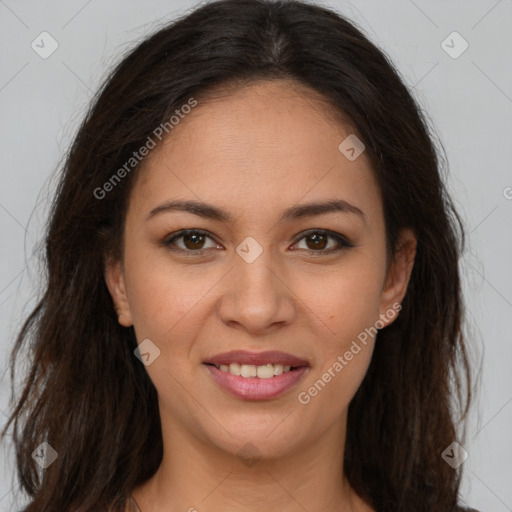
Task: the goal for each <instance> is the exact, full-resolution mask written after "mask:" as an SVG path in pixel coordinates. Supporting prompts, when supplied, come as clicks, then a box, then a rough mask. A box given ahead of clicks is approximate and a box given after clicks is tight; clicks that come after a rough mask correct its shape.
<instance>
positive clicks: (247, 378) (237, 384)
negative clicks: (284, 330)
mask: <svg viewBox="0 0 512 512" xmlns="http://www.w3.org/2000/svg"><path fill="white" fill-rule="evenodd" d="M203 366H204V367H206V369H207V370H208V372H209V374H210V376H212V377H213V379H214V381H215V382H216V383H217V384H218V385H219V386H220V388H221V389H223V390H224V391H225V392H227V393H228V394H230V395H231V396H235V397H237V398H242V399H244V400H268V399H271V398H276V397H278V396H280V395H282V394H284V393H285V392H286V391H288V390H289V389H290V388H292V387H293V386H294V385H295V384H296V383H297V382H298V381H299V380H301V379H302V378H303V376H304V375H305V374H306V373H308V370H309V366H310V365H309V363H308V361H306V360H304V359H300V358H298V357H296V356H293V355H291V354H286V353H284V352H278V351H272V352H260V353H255V352H247V351H241V350H238V351H233V352H227V353H224V354H218V355H217V356H215V357H212V358H210V359H208V360H207V361H204V362H203Z"/></svg>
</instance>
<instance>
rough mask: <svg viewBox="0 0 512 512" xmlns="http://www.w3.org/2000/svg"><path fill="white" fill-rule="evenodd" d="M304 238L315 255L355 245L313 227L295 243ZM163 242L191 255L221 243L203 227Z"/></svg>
mask: <svg viewBox="0 0 512 512" xmlns="http://www.w3.org/2000/svg"><path fill="white" fill-rule="evenodd" d="M206 239H210V240H211V241H212V242H213V246H211V247H204V243H205V240H206ZM303 240H304V241H305V244H306V248H305V249H304V250H306V251H308V252H309V253H310V254H315V256H316V255H318V256H321V255H322V254H329V253H333V252H338V251H341V250H343V249H347V248H350V247H354V246H353V245H352V244H351V243H350V241H349V240H348V239H347V238H346V237H345V236H343V235H341V234H339V233H335V232H333V231H327V230H325V229H312V230H309V231H307V232H306V233H302V236H301V237H300V238H299V239H298V241H297V242H295V244H294V245H297V244H300V242H301V241H303ZM329 240H334V241H335V245H334V247H332V246H331V247H329ZM177 241H181V244H182V246H181V247H180V245H179V244H177V243H176V242H177ZM161 243H162V245H164V246H165V247H167V248H168V249H170V250H172V251H176V252H182V253H189V255H190V256H195V255H201V254H203V253H204V251H205V250H206V249H211V248H215V246H218V245H219V244H217V243H216V242H215V240H214V239H213V238H212V236H211V235H210V234H209V233H208V232H207V231H203V230H201V229H186V230H182V231H179V232H177V233H174V234H173V235H172V236H171V237H170V238H166V239H165V240H163V241H162V242H161ZM294 250H295V249H294Z"/></svg>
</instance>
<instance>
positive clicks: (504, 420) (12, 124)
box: [0, 0, 512, 512]
mask: <svg viewBox="0 0 512 512" xmlns="http://www.w3.org/2000/svg"><path fill="white" fill-rule="evenodd" d="M196 5H197V2H195V1H189V0H172V1H163V0H146V1H144V2H135V1H126V0H125V1H121V0H111V1H103V2H101V1H98V0H89V1H87V0H74V1H69V0H68V1H64V0H59V1H53V0H50V1H45V2H39V1H35V0H30V1H28V0H27V1H22V0H18V1H16V0H0V48H1V50H0V62H1V66H0V108H1V116H0V123H1V139H0V141H1V151H0V176H1V187H0V228H1V235H0V236H1V238H0V240H1V245H0V261H1V267H0V318H1V323H0V378H1V379H0V427H1V426H2V425H3V424H4V423H5V419H6V412H7V410H8V402H9V396H10V385H9V373H8V355H9V352H10V350H11V347H12V344H13V341H14V336H15V334H16V333H17V332H18V330H19V328H20V326H21V323H22V321H23V320H24V318H25V316H26V314H27V313H28V312H29V311H30V308H31V307H32V306H33V305H34V298H35V296H36V293H37V291H38V289H39V284H40V282H39V279H40V276H41V268H40V266H39V265H38V260H37V258H36V254H37V253H36V252H35V251H36V250H37V249H38V247H39V245H38V244H40V242H41V240H42V236H43V227H44V222H45V216H46V213H47V211H48V205H49V203H50V201H51V197H52V196H51V191H52V190H53V189H54V186H55V174H56V170H57V169H58V167H59V163H60V162H61V160H62V158H63V156H64V155H65V152H66V150H67V148H68V146H69V143H70V141H71V140H72V136H73V134H74V132H75V130H76V128H77V123H78V122H79V121H80V120H81V118H82V116H83V114H84V112H85V109H86V107H87V105H88V103H89V100H90V99H91V97H92V95H93V93H94V92H95V91H96V89H97V87H98V85H99V84H100V83H101V81H102V79H103V78H104V76H105V73H106V72H107V71H108V70H109V69H110V68H111V66H112V64H113V63H115V62H117V61H118V59H119V58H120V55H121V54H122V53H124V52H125V51H126V50H128V49H129V48H131V47H132V46H133V45H135V44H136V43H137V42H139V41H140V40H141V39H142V38H143V37H144V36H145V35H147V34H149V33H150V32H152V31H153V30H155V29H156V28H158V27H159V26H160V25H161V24H162V23H165V22H166V21H170V20H172V19H173V18H174V17H175V16H177V15H179V14H182V13H184V12H185V11H188V10H190V9H191V8H193V7H194V6H196ZM323 5H328V6H331V7H333V8H335V9H336V10H337V11H339V12H340V13H342V14H345V15H347V16H348V17H349V18H350V19H351V20H352V21H354V22H356V23H357V24H358V25H359V26H360V28H362V29H363V31H364V32H365V33H366V34H367V35H368V36H369V37H370V39H371V40H372V41H373V42H374V43H375V44H377V45H378V46H379V47H380V48H382V49H384V51H385V52H386V53H387V54H388V55H389V57H390V58H391V59H392V60H393V62H394V63H395V65H396V66H397V68H398V69H399V71H400V73H401V74H402V76H403V77H404V80H405V81H406V83H407V84H408V85H409V86H410V88H411V90H412V92H413V93H414V95H415V97H416V98H417V99H418V101H419V102H420V104H421V107H422V108H423V109H424V110H425V111H426V112H427V113H428V115H429V117H430V119H431V120H432V126H433V127H434V129H435V131H436V133H437V134H438V136H439V138H440V139H441V141H442V143H443V145H444V148H445V150H446V154H447V157H448V162H449V171H450V174H449V178H448V185H449V189H450V191H451V193H452V195H453V197H454V198H455V201H456V204H457V206H458V208H459V210H460V213H461V214H462V217H463V219H464V222H465V224H466V227H467V232H468V234H469V237H468V247H467V250H466V253H465V255H464V259H463V261H462V271H463V275H464V289H465V294H466V299H467V308H468V321H469V326H470V328H471V330H472V333H473V340H474V341H473V342H472V346H473V347H474V350H473V351H474V352H475V354H476V355H477V356H478V354H480V355H481V356H483V363H482V366H481V386H480V393H479V399H478V403H477V405H476V407H475V409H474V410H473V413H472V416H471V421H470V423H469V425H468V440H467V442H466V443H465V445H464V448H465V449H466V451H467V452H468V453H469V456H468V459H467V460H466V461H465V462H464V465H463V468H464V483H463V489H462V493H461V494H462V498H463V500H464V501H465V502H467V503H469V504H471V505H472V506H473V507H475V508H479V509H481V510H482V512H491V511H492V512H506V511H512V485H511V483H512V462H511V461H512V441H511V436H510V432H511V425H512V377H511V368H510V365H511V362H512V343H511V341H512V340H511V336H510V333H511V331H512V272H511V270H510V261H511V254H512V250H511V249H512V244H511V229H510V226H511V224H512V173H511V162H512V139H511V135H512V133H511V131H512V129H511V127H512V123H511V121H512V80H511V78H512V72H511V62H510V48H512V30H511V28H512V26H511V23H512V2H511V1H510V0H500V1H496V0H478V1H468V0H459V1H455V0H452V1H450V2H447V1H441V0H437V1H428V2H427V1H426V0H414V1H413V0H393V1H387V2H382V1H378V0H360V1H355V0H354V1H353V2H348V1H344V0H331V1H330V2H327V1H326V2H324V3H323ZM42 32H47V34H43V35H41V33H42ZM454 32H457V34H453V33H454ZM42 38H43V39H44V44H43V43H41V39H42ZM443 41H444V43H443ZM33 42H34V43H33ZM38 45H39V46H38ZM52 45H53V46H52ZM56 45H58V46H57V47H56V50H55V51H54V52H53V53H52V54H51V55H49V56H48V55H44V52H49V51H50V50H52V49H53V47H55V46H56ZM466 45H467V48H466ZM43 46H44V48H42V47H43ZM36 49H37V51H36ZM464 49H465V51H463V50H464ZM41 54H43V55H41ZM43 56H46V57H47V58H43ZM84 377H85V378H87V376H84ZM439 455H440V456H441V454H439ZM0 460H1V461H2V462H1V464H0V511H11V510H19V509H20V507H21V505H22V504H23V503H24V500H23V498H17V493H16V486H17V484H16V481H15V478H14V477H15V469H14V463H13V450H12V447H10V446H3V447H2V452H1V454H0ZM16 500H17V501H16Z"/></svg>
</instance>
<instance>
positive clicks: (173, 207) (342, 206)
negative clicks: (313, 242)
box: [145, 199, 365, 223]
mask: <svg viewBox="0 0 512 512" xmlns="http://www.w3.org/2000/svg"><path fill="white" fill-rule="evenodd" d="M168 212H188V213H193V214H194V215H197V216H199V217H203V218H205V219H211V220H215V221H219V222H223V223H228V222H232V221H233V216H232V215H231V214H230V213H229V212H227V211H225V210H222V209H221V208H218V207H217V206H214V205H212V204H208V203H202V202H199V201H192V200H190V201H166V202H165V203H162V204H160V205H159V206H156V207H155V208H153V209H152V210H151V211H150V212H149V214H148V215H147V217H146V219H145V220H146V221H148V220H150V219H152V218H153V217H155V216H156V215H159V214H162V213H168ZM331 212H341V213H354V214H356V215H358V216H360V217H361V218H362V220H363V221H365V215H364V213H363V211H362V210H360V209H359V208H358V207H357V206H354V205H352V204H350V203H348V202H347V201H344V200H343V199H332V200H328V201H317V202H313V203H306V204H299V205H295V206H292V207H290V208H287V209H286V210H285V211H284V212H283V214H282V215H281V218H280V219H279V221H280V222H283V221H287V220H294V219H301V218H304V217H313V216H316V215H323V214H325V213H331Z"/></svg>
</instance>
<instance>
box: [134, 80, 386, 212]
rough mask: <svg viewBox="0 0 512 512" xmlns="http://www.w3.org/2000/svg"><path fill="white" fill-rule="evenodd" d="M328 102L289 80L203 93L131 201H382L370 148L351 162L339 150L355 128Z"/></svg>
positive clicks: (150, 161) (245, 206)
mask: <svg viewBox="0 0 512 512" xmlns="http://www.w3.org/2000/svg"><path fill="white" fill-rule="evenodd" d="M329 108H330V107H329V105H328V103H327V102H325V101H321V97H319V96H318V94H314V93H312V94H308V93H307V91H304V89H301V88H297V87H296V86H295V85H294V84H290V83H287V82H282V81H277V82H259V83H255V84H252V85H249V86H246V87H243V88H239V89H236V90H225V91H220V92H219V93H218V94H216V95H215V96H214V97H208V98H207V99H206V100H201V99H200V98H198V105H197V106H196V107H195V108H194V109H193V110H192V111H191V112H190V113H189V114H187V115H186V116H184V117H183V119H181V120H180V122H179V124H178V125H177V126H175V127H174V128H173V130H172V132H171V133H170V135H169V136H167V138H166V139H164V141H163V143H162V144H160V145H159V146H157V147H156V148H155V149H154V150H152V152H151V153H150V154H149V155H148V156H147V157H146V159H145V160H144V162H143V165H142V169H141V170H140V175H139V176H138V179H137V181H136V183H135V187H134V190H133V192H132V195H133V196H134V197H133V198H132V199H133V200H132V201H131V203H132V206H133V207H134V208H143V207H144V208H146V209H147V206H149V202H152V203H156V202H158V201H165V200H169V199H178V198H179V199H196V200H204V201H207V202H209V203H215V204H219V205H221V204H226V205H230V208H229V209H230V210H234V211H235V210H236V208H234V207H235V206H236V207H237V208H238V211H236V213H240V212H243V211H246V210H251V211H254V209H263V208H264V209H265V210H267V209H273V208H280V209H283V208H284V207H285V203H286V205H288V203H293V204H295V203H298V202H299V201H300V200H301V198H304V200H305V201H306V200H316V199H320V198H322V199H325V198H326V197H329V198H331V197H341V198H343V199H345V200H347V201H350V200H351V199H352V202H357V201H359V202H361V201H363V202H365V203H379V201H380V198H379V191H378V187H377V184H376V182H375V179H374V175H373V171H372V169H371V167H370V164H369V161H368V159H367V157H366V155H365V154H364V152H363V153H362V154H361V155H360V156H359V157H358V158H357V159H356V160H354V161H350V160H348V159H347V158H346V157H345V156H344V154H342V153H341V152H340V150H339V145H340V143H342V141H344V140H345V139H346V137H347V136H349V135H351V133H352V131H351V128H350V126H349V125H347V124H343V123H342V122H341V120H340V118H339V117H338V116H336V115H334V114H333V112H332V108H331V110H329ZM153 206H154V204H153ZM231 206H233V208H231ZM374 207H377V208H378V207H379V205H378V204H376V205H374Z"/></svg>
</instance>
